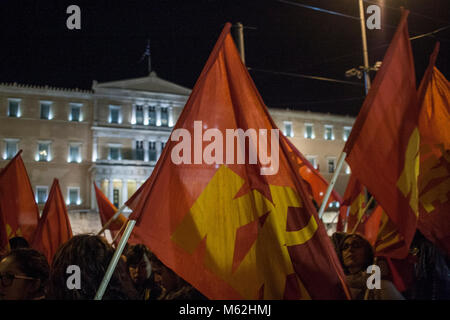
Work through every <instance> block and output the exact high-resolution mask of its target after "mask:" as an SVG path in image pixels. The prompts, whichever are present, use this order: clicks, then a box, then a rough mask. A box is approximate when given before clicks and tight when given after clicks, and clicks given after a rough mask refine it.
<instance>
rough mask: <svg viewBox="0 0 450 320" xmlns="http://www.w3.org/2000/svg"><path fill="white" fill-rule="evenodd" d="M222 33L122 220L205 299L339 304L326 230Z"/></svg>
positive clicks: (340, 287) (340, 284)
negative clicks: (132, 224)
mask: <svg viewBox="0 0 450 320" xmlns="http://www.w3.org/2000/svg"><path fill="white" fill-rule="evenodd" d="M230 26H231V25H230V24H229V23H227V24H226V26H225V28H224V30H223V31H222V34H221V35H220V37H219V40H218V41H217V43H216V46H215V47H214V49H213V51H212V53H211V55H210V57H209V59H208V62H207V63H206V65H205V67H204V69H203V71H202V73H201V75H200V77H199V79H198V81H197V83H196V85H195V87H194V89H193V91H192V94H191V96H190V98H189V100H188V102H187V104H186V106H185V107H184V110H183V112H182V114H181V115H180V117H179V119H178V122H177V124H176V125H175V128H174V130H173V132H172V135H171V139H170V140H169V141H168V143H167V145H166V147H165V148H164V150H163V153H162V155H161V157H160V159H159V161H158V163H157V165H156V167H155V170H154V171H153V173H152V175H151V177H150V178H149V181H148V183H146V184H145V185H144V186H143V188H141V191H140V194H139V201H138V203H132V204H131V205H132V206H133V207H134V211H133V213H132V215H131V216H130V219H135V220H137V224H138V227H139V228H140V232H141V236H143V238H144V241H145V244H146V245H148V246H149V248H150V249H151V251H153V252H154V253H155V254H156V255H157V256H158V257H159V258H160V259H161V260H162V261H163V262H164V263H165V264H166V265H167V266H168V267H170V268H171V269H173V270H174V271H175V272H176V273H177V274H179V275H180V276H181V277H182V278H184V279H185V280H186V281H188V282H189V283H191V284H192V285H193V286H194V287H196V288H197V289H198V290H200V291H201V292H202V293H203V294H204V295H206V296H207V297H208V298H210V299H283V298H284V299H300V298H303V299H304V298H313V299H342V298H346V297H348V294H346V293H347V292H348V291H347V287H346V286H345V283H344V280H343V279H344V274H343V271H342V268H341V266H340V264H339V260H338V259H337V256H336V254H335V252H334V249H333V246H332V244H331V242H330V240H329V238H328V236H327V233H326V230H325V227H324V226H323V224H322V222H321V221H320V220H319V218H318V216H317V212H316V210H315V208H314V207H313V203H312V201H311V198H310V196H309V195H308V193H307V191H306V187H305V182H304V180H303V179H302V178H301V177H300V175H299V172H298V170H297V168H298V167H297V165H296V164H294V163H293V162H292V161H291V158H290V151H289V145H288V143H287V142H286V140H285V139H278V135H279V130H278V129H277V128H276V126H275V124H274V122H273V120H272V119H271V118H270V115H269V113H268V111H267V108H266V107H265V105H264V103H263V101H262V99H261V97H260V96H259V93H258V92H257V90H256V88H255V86H254V84H253V81H252V80H251V78H250V75H249V74H248V72H247V70H246V68H245V66H244V65H243V64H242V61H241V59H240V57H239V53H238V52H237V49H236V47H235V45H234V43H233V40H232V38H231V35H230V34H229V33H230ZM239 129H240V130H239ZM203 131H204V132H203ZM239 136H241V139H239V138H236V137H239ZM244 137H246V138H244ZM258 137H259V138H258ZM191 138H192V139H191ZM236 140H237V141H238V142H237V145H236V143H235V142H236ZM177 141H178V143H177ZM268 141H269V142H268ZM257 151H258V152H257ZM269 154H270V156H269ZM242 155H244V156H242ZM277 155H278V157H277ZM277 160H278V161H277ZM269 166H270V167H269Z"/></svg>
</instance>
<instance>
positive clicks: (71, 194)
mask: <svg viewBox="0 0 450 320" xmlns="http://www.w3.org/2000/svg"><path fill="white" fill-rule="evenodd" d="M66 204H68V205H80V204H81V199H80V188H77V187H69V188H67V201H66Z"/></svg>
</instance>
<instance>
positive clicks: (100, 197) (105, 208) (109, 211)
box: [94, 182, 127, 238]
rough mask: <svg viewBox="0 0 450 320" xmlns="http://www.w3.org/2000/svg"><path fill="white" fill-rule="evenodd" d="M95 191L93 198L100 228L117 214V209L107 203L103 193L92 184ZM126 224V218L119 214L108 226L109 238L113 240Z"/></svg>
mask: <svg viewBox="0 0 450 320" xmlns="http://www.w3.org/2000/svg"><path fill="white" fill-rule="evenodd" d="M94 189H95V197H96V198H97V205H98V211H99V214H100V220H101V222H102V226H104V225H105V224H106V223H107V222H108V221H109V220H110V219H111V218H112V217H113V216H114V214H115V213H116V212H117V208H116V207H115V206H114V205H113V204H112V203H111V201H109V199H108V198H107V197H106V196H105V195H104V194H103V192H102V191H101V190H100V189H99V188H98V187H97V185H96V184H95V182H94ZM126 222H127V218H125V216H124V215H123V214H119V216H118V217H117V218H116V219H115V220H114V221H112V222H111V223H110V225H109V226H108V229H109V231H110V232H111V236H112V237H113V238H115V236H116V234H117V232H119V230H120V228H121V227H122V225H123V224H124V223H126Z"/></svg>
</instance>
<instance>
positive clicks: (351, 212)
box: [336, 174, 366, 232]
mask: <svg viewBox="0 0 450 320" xmlns="http://www.w3.org/2000/svg"><path fill="white" fill-rule="evenodd" d="M365 204H366V195H365V192H364V188H363V185H362V184H361V183H360V182H359V181H358V179H357V178H356V177H355V176H354V175H353V174H352V175H351V176H350V179H349V181H348V183H347V188H346V189H345V193H344V199H343V201H342V204H341V206H340V208H339V218H338V223H337V226H336V231H340V232H343V231H345V230H344V229H345V226H346V225H347V231H349V232H350V231H351V230H352V229H353V227H354V226H355V225H356V224H357V223H358V221H359V220H360V219H361V218H362V215H363V209H364V206H365Z"/></svg>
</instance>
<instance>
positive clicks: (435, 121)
mask: <svg viewBox="0 0 450 320" xmlns="http://www.w3.org/2000/svg"><path fill="white" fill-rule="evenodd" d="M438 52H439V44H437V45H436V48H435V50H434V52H433V54H432V56H431V58H430V64H429V66H428V69H427V71H426V72H425V75H424V78H423V79H422V83H421V85H420V87H419V98H420V101H421V110H420V117H419V131H420V139H421V144H420V175H419V204H420V206H419V209H420V211H419V221H418V224H417V227H418V228H419V230H420V231H421V232H422V234H423V235H424V236H425V237H427V238H428V240H430V241H431V242H433V243H434V244H435V245H437V246H439V247H440V248H441V249H443V250H445V251H446V252H447V254H450V129H449V126H450V83H449V82H448V81H447V79H445V77H444V75H443V74H442V73H440V72H439V70H438V69H437V68H436V67H435V61H436V58H437V54H438Z"/></svg>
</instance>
